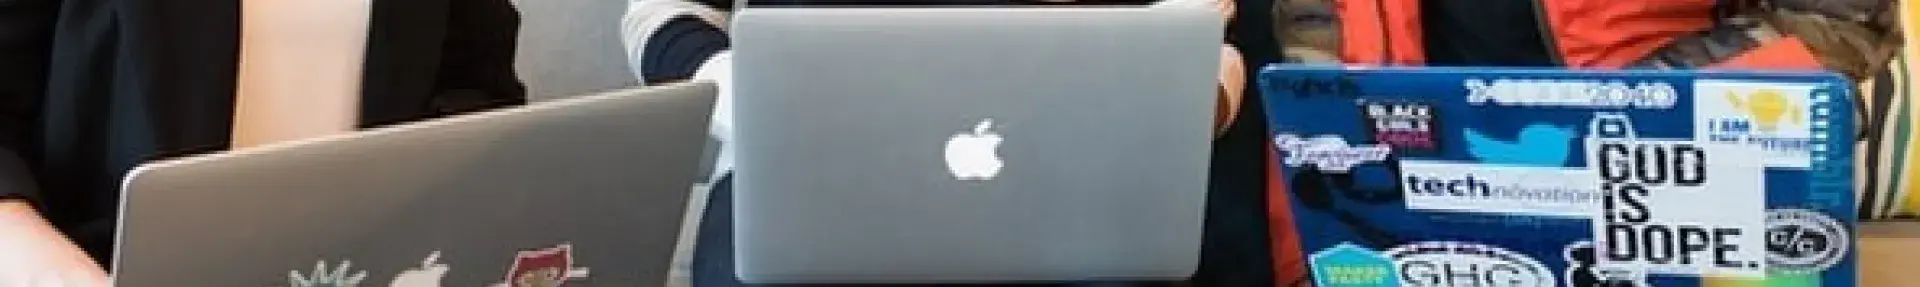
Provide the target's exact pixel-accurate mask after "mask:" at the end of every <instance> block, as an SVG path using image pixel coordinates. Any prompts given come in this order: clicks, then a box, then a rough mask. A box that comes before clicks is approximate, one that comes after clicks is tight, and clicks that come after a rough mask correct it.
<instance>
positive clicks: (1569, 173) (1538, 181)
mask: <svg viewBox="0 0 1920 287" xmlns="http://www.w3.org/2000/svg"><path fill="white" fill-rule="evenodd" d="M1400 177H1401V179H1400V180H1401V181H1402V182H1401V184H1400V186H1401V189H1402V190H1403V191H1405V194H1406V203H1407V208H1408V209H1415V210H1438V211H1456V212H1475V213H1492V214H1508V215H1536V216H1552V217H1566V218H1588V217H1590V216H1593V214H1594V213H1596V209H1598V208H1599V207H1600V204H1599V203H1600V191H1599V190H1598V189H1596V188H1595V186H1594V185H1593V184H1592V183H1593V178H1594V175H1593V172H1592V171H1591V170H1588V169H1585V168H1569V167H1534V166H1505V165H1488V164H1468V163H1452V162H1436V161H1412V160H1403V161H1401V162H1400Z"/></svg>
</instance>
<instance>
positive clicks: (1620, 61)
mask: <svg viewBox="0 0 1920 287" xmlns="http://www.w3.org/2000/svg"><path fill="white" fill-rule="evenodd" d="M1330 1H1333V2H1335V6H1334V8H1335V9H1334V10H1335V13H1336V14H1337V15H1336V16H1337V17H1338V19H1339V23H1340V37H1341V38H1340V39H1341V42H1340V51H1339V55H1340V60H1341V61H1343V62H1346V63H1348V64H1363V65H1397V66H1415V65H1422V64H1425V62H1426V55H1425V48H1426V47H1423V45H1422V43H1424V39H1423V38H1422V35H1421V33H1422V32H1423V31H1424V30H1423V28H1422V27H1421V26H1420V23H1421V20H1420V2H1421V0H1330ZM1537 1H1538V4H1539V6H1538V9H1540V12H1541V13H1540V17H1542V19H1540V23H1544V24H1545V26H1546V27H1544V28H1540V27H1516V29H1540V31H1542V32H1543V33H1548V34H1549V35H1544V36H1545V37H1544V38H1545V39H1549V40H1548V43H1549V45H1552V46H1553V47H1552V48H1553V50H1554V51H1556V52H1558V55H1556V56H1557V58H1558V59H1560V64H1562V65H1564V66H1566V67H1571V68H1581V69H1621V68H1628V67H1648V68H1654V67H1681V68H1686V67H1694V68H1713V69H1788V70H1816V69H1822V68H1823V67H1822V66H1821V64H1820V62H1819V61H1818V59H1817V58H1815V57H1814V54H1813V51H1812V50H1809V49H1808V48H1807V46H1806V45H1805V44H1804V43H1802V42H1801V41H1800V40H1799V39H1797V38H1795V37H1793V36H1791V35H1780V36H1777V37H1769V38H1764V39H1755V40H1757V41H1756V42H1753V43H1750V44H1751V45H1744V46H1739V47H1737V48H1739V49H1737V50H1735V51H1709V50H1714V49H1719V48H1722V47H1726V46H1715V47H1713V48H1714V49H1709V48H1708V47H1705V46H1696V44H1699V43H1693V42H1699V41H1695V40H1702V39H1705V38H1707V37H1704V36H1703V35H1705V33H1707V32H1703V31H1708V30H1711V29H1713V28H1714V27H1715V22H1716V21H1715V17H1716V16H1715V6H1716V5H1717V4H1718V3H1717V2H1718V1H1717V0H1639V1H1636V0H1537ZM1469 33H1470V32H1469ZM1676 58H1685V59H1676ZM1655 62H1659V63H1662V64H1659V65H1650V64H1649V63H1655ZM1688 63H1697V64H1688ZM1267 158H1268V161H1267V170H1268V177H1269V178H1268V181H1267V183H1268V186H1267V195H1268V196H1267V200H1268V204H1267V207H1268V214H1269V215H1268V219H1269V220H1271V221H1270V222H1269V224H1270V225H1269V226H1270V228H1271V230H1270V231H1269V232H1270V235H1271V237H1270V238H1271V240H1272V253H1273V254H1272V256H1273V259H1274V261H1273V262H1274V279H1275V280H1274V282H1275V284H1276V285H1279V286H1288V285H1289V284H1293V283H1298V282H1309V281H1308V276H1311V274H1310V273H1311V272H1310V271H1308V269H1307V261H1306V258H1305V255H1306V253H1307V252H1305V251H1304V250H1301V249H1300V242H1299V239H1298V237H1299V236H1298V233H1297V232H1296V231H1295V230H1294V228H1295V226H1294V224H1293V218H1292V217H1293V215H1292V214H1293V212H1292V210H1291V207H1292V205H1291V200H1292V196H1291V195H1289V194H1288V193H1287V190H1286V187H1285V184H1284V183H1283V180H1282V179H1281V178H1280V175H1279V173H1278V171H1279V170H1280V169H1279V167H1278V166H1276V165H1275V163H1276V162H1277V159H1278V158H1277V157H1275V154H1274V151H1273V150H1272V149H1271V148H1269V149H1268V150H1267Z"/></svg>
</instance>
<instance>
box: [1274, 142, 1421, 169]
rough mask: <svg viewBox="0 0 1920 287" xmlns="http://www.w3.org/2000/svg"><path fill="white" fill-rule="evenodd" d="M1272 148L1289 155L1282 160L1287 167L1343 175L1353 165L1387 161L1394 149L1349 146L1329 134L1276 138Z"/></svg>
mask: <svg viewBox="0 0 1920 287" xmlns="http://www.w3.org/2000/svg"><path fill="white" fill-rule="evenodd" d="M1273 146H1274V147H1276V148H1279V149H1280V151H1281V152H1285V153H1286V155H1284V157H1283V158H1282V159H1281V162H1282V163H1285V164H1286V165H1287V166H1293V167H1298V166H1304V165H1313V166H1314V167H1316V168H1318V169H1320V170H1322V171H1330V172H1338V173H1344V172H1347V171H1348V170H1351V169H1353V167H1354V166H1356V165H1360V164H1364V163H1369V162H1377V161H1382V160H1386V159H1387V155H1388V154H1390V153H1392V148H1390V147H1388V146H1386V145H1378V144H1371V145H1362V146H1350V145H1347V140H1345V139H1341V138H1340V137H1338V136H1332V135H1326V136H1319V137H1314V138H1311V139H1303V138H1300V137H1299V136H1294V135H1277V136H1274V137H1273Z"/></svg>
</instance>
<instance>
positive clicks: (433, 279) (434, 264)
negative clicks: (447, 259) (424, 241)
mask: <svg viewBox="0 0 1920 287" xmlns="http://www.w3.org/2000/svg"><path fill="white" fill-rule="evenodd" d="M439 261H440V251H434V252H433V253H430V254H427V259H425V260H421V261H420V266H418V267H414V268H413V269H407V270H406V271H400V274H399V275H395V276H394V277H393V283H389V284H387V286H389V287H440V279H441V278H442V277H446V275H447V270H448V269H451V267H448V266H447V264H443V263H440V262H439Z"/></svg>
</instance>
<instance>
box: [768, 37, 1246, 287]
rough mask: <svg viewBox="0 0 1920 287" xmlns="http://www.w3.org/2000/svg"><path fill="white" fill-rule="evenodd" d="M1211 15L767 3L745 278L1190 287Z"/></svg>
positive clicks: (1212, 74)
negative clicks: (1177, 284)
mask: <svg viewBox="0 0 1920 287" xmlns="http://www.w3.org/2000/svg"><path fill="white" fill-rule="evenodd" d="M1219 17H1220V16H1219V14H1218V13H1217V12H1215V11H1214V10H1212V9H1211V7H1201V6H1198V5H1181V6H1177V7H1155V8H1126V7H1074V8H1011V7H1005V8H984V7H972V8H969V7H961V8H777V9H770V8H759V9H746V10H745V11H744V12H742V13H741V14H740V15H739V16H737V18H736V19H735V21H736V22H735V26H734V27H733V29H734V30H733V32H734V34H733V36H734V40H735V43H737V45H736V47H737V48H736V49H735V51H734V61H735V62H734V63H735V70H734V73H735V74H734V76H735V79H736V80H737V82H736V83H738V84H737V85H736V86H735V87H734V88H735V89H736V90H734V93H735V94H734V96H735V97H737V101H736V102H735V104H734V108H735V111H734V113H735V121H736V123H735V124H736V126H735V128H736V129H735V132H736V135H735V137H736V139H735V143H734V144H737V146H736V148H737V152H738V153H739V154H738V157H737V159H736V160H737V164H738V165H739V166H738V167H737V170H736V174H735V175H736V178H735V180H736V182H735V184H736V185H735V187H736V191H735V192H736V194H737V195H736V197H735V204H736V206H735V213H736V215H735V216H736V220H737V221H736V223H735V232H736V236H735V242H734V243H735V246H736V248H737V251H736V254H737V255H736V257H737V260H738V267H737V270H736V271H737V272H738V275H739V276H740V277H741V279H742V280H745V281H749V282H820V283H855V282H1000V281H1052V280H1082V279H1138V278H1184V277H1186V276H1187V275H1188V274H1189V273H1191V271H1192V269H1193V268H1194V266H1195V264H1196V261H1197V258H1198V250H1199V239H1200V234H1201V227H1202V220H1201V217H1202V213H1203V207H1204V202H1203V201H1204V199H1205V198H1204V197H1205V196H1204V195H1205V188H1206V179H1207V164H1208V155H1209V149H1210V139H1211V136H1210V134H1211V132H1212V129H1211V128H1210V125H1211V119H1212V117H1211V115H1212V112H1213V108H1214V101H1213V100H1212V99H1214V97H1215V92H1216V87H1215V81H1216V74H1217V73H1218V65H1219V53H1220V41H1221V38H1222V30H1221V21H1220V18H1219Z"/></svg>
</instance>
